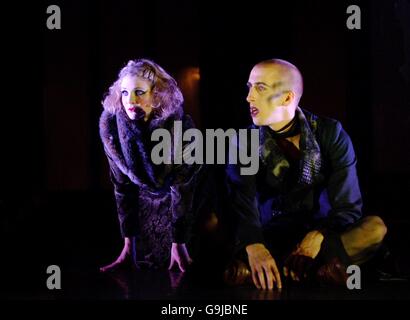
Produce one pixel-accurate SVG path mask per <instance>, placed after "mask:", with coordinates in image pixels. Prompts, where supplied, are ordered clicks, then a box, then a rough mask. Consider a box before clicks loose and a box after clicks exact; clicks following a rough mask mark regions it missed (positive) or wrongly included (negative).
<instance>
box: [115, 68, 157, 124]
mask: <svg viewBox="0 0 410 320" xmlns="http://www.w3.org/2000/svg"><path fill="white" fill-rule="evenodd" d="M120 86H121V102H122V105H123V107H124V108H125V112H126V113H127V115H128V117H129V118H130V119H132V120H135V119H136V118H140V117H141V118H142V117H143V118H144V120H145V121H146V120H147V119H148V117H149V115H150V114H151V112H152V91H151V87H152V85H151V82H150V81H149V80H147V79H144V78H141V77H138V76H135V75H127V76H125V77H124V78H122V80H121V83H120Z"/></svg>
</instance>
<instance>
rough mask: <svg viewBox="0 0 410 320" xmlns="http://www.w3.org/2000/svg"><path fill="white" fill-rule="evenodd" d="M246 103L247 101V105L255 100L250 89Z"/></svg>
mask: <svg viewBox="0 0 410 320" xmlns="http://www.w3.org/2000/svg"><path fill="white" fill-rule="evenodd" d="M246 101H248V102H249V103H251V102H253V101H255V98H254V96H253V94H252V88H250V89H249V92H248V95H247V97H246Z"/></svg>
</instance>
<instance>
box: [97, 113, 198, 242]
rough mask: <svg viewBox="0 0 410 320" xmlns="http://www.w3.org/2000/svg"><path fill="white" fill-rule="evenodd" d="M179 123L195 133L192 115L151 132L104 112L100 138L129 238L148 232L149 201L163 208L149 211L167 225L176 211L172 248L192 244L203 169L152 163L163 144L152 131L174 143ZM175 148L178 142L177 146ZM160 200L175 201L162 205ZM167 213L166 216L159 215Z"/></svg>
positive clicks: (161, 124) (174, 117) (158, 125)
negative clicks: (144, 216)
mask: <svg viewBox="0 0 410 320" xmlns="http://www.w3.org/2000/svg"><path fill="white" fill-rule="evenodd" d="M175 120H181V121H182V124H183V130H186V129H188V128H192V127H193V122H192V120H191V118H190V117H189V116H187V115H182V116H178V115H172V116H170V117H169V118H168V119H167V120H166V121H162V122H155V121H154V120H152V121H151V122H150V125H149V126H148V125H144V124H141V123H140V124H139V123H137V122H135V121H131V120H129V119H128V117H127V116H126V114H125V112H124V111H123V110H121V111H120V112H117V113H116V114H112V113H109V112H107V111H103V113H102V115H101V118H100V136H101V140H102V142H103V145H104V151H105V154H106V156H107V159H108V162H109V166H110V178H111V181H112V183H113V185H114V193H115V199H116V203H117V211H118V218H119V222H120V230H121V234H122V236H123V237H132V236H136V235H138V233H139V232H140V230H144V228H143V227H142V226H141V225H140V221H139V209H140V206H141V205H142V204H141V203H140V202H141V201H144V199H146V200H147V201H144V202H146V203H149V202H150V201H149V200H152V199H154V200H155V201H156V203H158V204H159V206H160V207H155V203H154V206H153V207H152V208H151V209H149V210H151V211H152V212H154V211H155V214H156V219H157V216H159V218H158V219H162V220H164V219H166V216H169V215H168V213H167V211H168V212H169V211H171V220H172V221H171V227H172V230H171V232H172V242H178V243H181V242H185V240H186V239H185V237H186V227H187V226H186V217H187V215H188V214H189V211H190V205H191V200H192V194H193V191H194V187H193V183H194V180H195V179H194V177H195V175H196V173H197V172H198V171H199V170H200V166H197V165H186V164H181V165H175V164H160V165H154V164H153V163H152V161H151V158H150V155H151V150H152V147H153V146H154V145H155V144H157V143H158V142H152V141H151V133H152V131H153V130H154V129H157V128H164V129H167V130H169V131H170V133H171V137H173V130H174V121H175ZM173 144H174V141H172V146H173ZM172 146H169V147H172ZM172 150H173V149H172ZM148 198H150V199H148ZM157 199H165V200H167V199H170V200H169V201H168V202H166V201H165V202H164V201H162V202H161V201H159V200H158V201H157ZM151 202H152V201H151ZM164 203H169V206H168V207H164ZM144 205H145V203H144ZM146 210H147V209H146V208H145V211H146ZM161 210H162V211H164V214H161V213H159V215H158V211H161ZM148 214H149V212H148ZM161 216H162V217H163V218H161ZM150 223H152V224H156V223H157V222H155V221H150ZM158 223H161V221H159V222H158ZM166 224H167V223H165V222H164V225H166ZM146 230H148V229H146ZM165 231H166V230H164V232H165Z"/></svg>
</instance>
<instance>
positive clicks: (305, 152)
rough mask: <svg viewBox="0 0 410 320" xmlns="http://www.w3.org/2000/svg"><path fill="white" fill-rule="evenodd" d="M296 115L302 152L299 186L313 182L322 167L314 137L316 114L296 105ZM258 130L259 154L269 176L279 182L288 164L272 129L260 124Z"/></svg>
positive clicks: (282, 178)
mask: <svg viewBox="0 0 410 320" xmlns="http://www.w3.org/2000/svg"><path fill="white" fill-rule="evenodd" d="M305 113H306V115H307V117H308V119H307V118H306V115H305ZM296 117H297V120H298V121H299V125H300V131H301V136H300V143H299V146H300V151H301V153H302V156H301V161H300V165H299V168H298V181H297V184H298V186H299V187H304V186H307V185H312V184H313V183H314V182H315V180H316V178H317V176H318V174H319V172H320V169H321V167H322V156H321V153H320V147H319V144H318V143H317V141H316V138H315V132H316V129H317V122H316V116H314V115H313V114H311V113H309V112H306V111H302V109H301V108H299V107H297V109H296ZM259 130H260V138H259V139H260V141H259V156H260V158H261V160H262V162H263V164H264V165H265V166H266V167H267V170H268V172H269V173H270V174H271V175H272V176H273V177H271V178H273V179H274V180H276V182H277V183H279V184H281V183H282V182H283V181H284V178H285V176H286V173H287V172H288V170H289V167H290V164H289V162H288V160H287V159H286V158H285V156H284V155H283V152H282V151H281V149H280V148H279V146H278V145H277V142H276V140H275V139H274V137H273V135H272V134H271V131H272V130H271V129H270V128H269V127H268V126H261V127H259Z"/></svg>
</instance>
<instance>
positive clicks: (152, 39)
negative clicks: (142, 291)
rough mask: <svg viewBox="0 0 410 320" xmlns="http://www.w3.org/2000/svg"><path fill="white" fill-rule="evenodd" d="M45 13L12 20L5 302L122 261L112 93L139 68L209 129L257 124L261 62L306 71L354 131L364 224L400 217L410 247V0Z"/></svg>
mask: <svg viewBox="0 0 410 320" xmlns="http://www.w3.org/2000/svg"><path fill="white" fill-rule="evenodd" d="M51 4H56V5H59V6H60V9H61V14H62V28H61V30H48V29H47V28H46V20H47V17H48V15H47V14H46V8H47V6H48V5H51ZM350 4H357V5H359V6H360V8H361V17H362V21H361V26H362V29H361V30H348V29H347V27H346V19H347V17H348V14H346V8H347V7H348V5H350ZM32 6H33V7H32V8H29V7H26V6H21V7H15V8H13V9H9V10H8V11H7V10H4V12H3V13H5V14H6V15H7V14H10V15H13V14H14V15H15V17H17V20H16V21H17V22H14V24H12V25H10V24H9V25H8V26H6V27H5V28H3V30H5V35H4V37H3V38H2V39H3V45H4V49H3V50H4V53H5V54H6V57H5V58H4V59H3V64H4V68H3V70H7V71H8V72H9V74H10V76H7V77H5V76H4V75H3V76H4V77H5V78H6V79H9V80H10V81H7V82H8V85H9V86H10V88H9V87H7V90H6V89H4V90H5V91H3V98H5V99H10V101H7V102H6V101H5V99H4V105H3V106H2V109H4V110H3V113H2V114H3V116H2V117H1V123H2V125H1V129H2V138H3V142H4V143H3V152H2V160H3V161H4V160H5V163H4V164H3V165H2V168H3V170H2V177H1V194H0V211H1V216H0V219H1V220H0V222H1V226H0V227H1V229H0V232H1V244H0V245H1V249H2V253H1V255H2V257H3V258H2V259H1V260H0V261H1V268H2V273H1V275H2V277H3V280H2V286H1V289H0V292H1V294H2V296H5V297H9V298H10V297H12V298H13V297H15V298H32V297H39V296H38V292H39V290H38V288H43V287H44V284H45V279H46V278H47V275H46V273H45V270H46V268H47V266H48V265H51V264H57V265H59V266H60V267H61V268H62V270H63V269H64V268H66V269H67V268H68V269H70V270H72V272H74V273H75V272H79V273H81V271H82V270H84V269H88V270H97V268H98V266H100V265H102V264H105V263H107V262H109V261H110V259H113V258H114V257H115V256H116V255H117V254H118V253H119V250H120V248H121V238H120V234H119V228H118V223H117V219H116V212H115V203H114V198H113V193H112V189H111V185H110V183H109V180H108V166H107V162H106V159H105V157H104V154H103V149H102V145H101V142H100V140H99V135H98V120H99V116H100V114H101V111H102V107H101V103H100V102H101V100H102V97H103V94H104V92H105V91H106V90H107V89H108V87H109V86H110V85H111V84H112V82H114V81H115V80H116V77H117V73H118V71H119V69H120V68H121V67H122V66H124V64H125V63H126V62H127V61H128V60H130V59H135V58H139V57H147V58H151V59H153V60H155V61H156V62H157V63H159V64H160V65H161V66H162V67H164V68H165V70H167V71H168V72H169V73H170V74H171V75H173V76H174V77H175V78H176V79H177V80H178V82H179V83H180V85H181V87H182V89H183V93H184V96H185V99H186V105H185V109H186V111H187V112H188V113H190V114H191V115H192V116H193V118H194V120H195V122H196V123H197V125H198V127H199V128H201V129H204V128H224V129H226V128H230V127H233V128H240V127H243V126H245V125H248V124H250V123H251V118H250V116H249V112H248V108H247V103H246V101H245V97H246V94H247V90H246V82H247V79H248V75H249V72H250V70H251V68H252V66H253V65H254V64H255V63H257V62H259V61H261V60H263V59H268V58H273V57H277V58H283V59H285V60H289V61H291V62H293V63H294V64H295V65H296V66H298V67H299V68H300V70H301V72H302V74H303V76H304V81H305V93H304V96H303V98H302V101H301V106H302V107H305V108H307V109H309V110H311V111H313V112H316V113H318V114H320V115H325V116H330V117H333V118H336V119H338V120H340V121H341V122H342V124H343V126H344V128H345V129H346V130H347V132H348V133H349V134H350V136H351V138H352V140H353V143H354V146H355V151H356V153H357V158H358V172H359V178H360V183H361V188H362V194H363V198H364V201H365V207H364V211H365V213H372V214H378V215H380V216H382V217H383V218H384V219H385V221H386V224H387V226H388V228H389V230H390V232H389V236H390V237H391V238H392V239H393V240H392V241H393V243H395V244H396V248H398V249H396V250H398V251H400V250H401V248H405V244H408V243H407V242H408V240H409V238H408V236H407V238H406V234H405V233H406V230H407V228H408V227H409V226H410V218H409V214H410V210H409V206H408V203H409V200H408V199H409V194H410V182H409V181H410V143H409V141H408V132H409V128H410V111H409V107H410V98H409V95H410V83H409V81H410V80H409V78H410V52H409V51H410V35H409V33H410V26H409V23H410V3H409V1H408V0H395V1H388V0H381V1H333V2H329V1H258V2H256V1H248V2H247V3H244V4H238V3H236V4H233V3H232V4H230V5H229V4H222V1H220V2H219V3H212V2H205V1H202V2H195V1H188V0H185V1H159V0H157V1H154V0H152V1H101V2H97V1H70V2H68V1H66V2H62V1H53V2H50V3H47V2H43V4H42V5H41V4H38V5H36V6H34V5H32ZM198 75H199V78H198ZM395 230H400V231H398V232H395ZM400 232H402V233H400ZM403 250H405V249H403ZM67 286H69V284H67ZM73 290H74V289H73ZM73 295H75V293H73ZM84 295H86V294H84ZM40 297H41V295H40Z"/></svg>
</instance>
